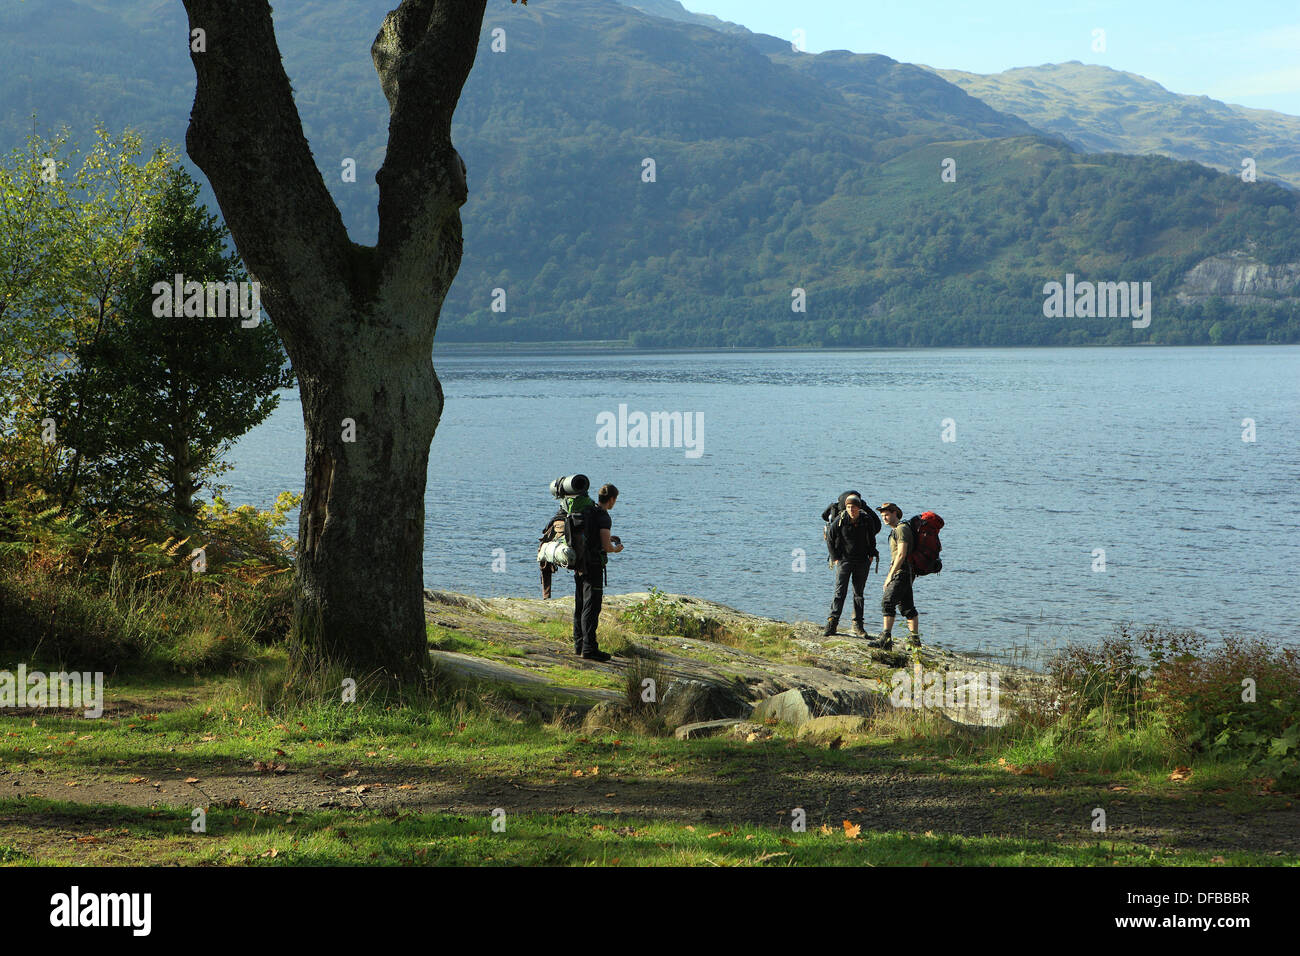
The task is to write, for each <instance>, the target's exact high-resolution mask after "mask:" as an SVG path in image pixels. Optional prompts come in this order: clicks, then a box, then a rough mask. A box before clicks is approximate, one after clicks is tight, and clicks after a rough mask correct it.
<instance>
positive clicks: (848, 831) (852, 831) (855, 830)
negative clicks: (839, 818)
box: [844, 820, 862, 840]
mask: <svg viewBox="0 0 1300 956" xmlns="http://www.w3.org/2000/svg"><path fill="white" fill-rule="evenodd" d="M861 832H862V827H860V826H859V825H858V824H856V823H850V822H849V821H848V820H845V821H844V838H845V839H846V840H856V839H857V838H858V834H859V833H861Z"/></svg>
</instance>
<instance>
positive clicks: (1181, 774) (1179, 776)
mask: <svg viewBox="0 0 1300 956" xmlns="http://www.w3.org/2000/svg"><path fill="white" fill-rule="evenodd" d="M1191 775H1192V768H1191V767H1184V766H1181V765H1180V766H1177V767H1175V768H1174V772H1173V773H1171V774H1170V775H1169V779H1170V780H1175V781H1181V780H1186V779H1188V778H1189V777H1190V776H1191Z"/></svg>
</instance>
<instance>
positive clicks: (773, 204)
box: [0, 0, 1300, 346]
mask: <svg viewBox="0 0 1300 956" xmlns="http://www.w3.org/2000/svg"><path fill="white" fill-rule="evenodd" d="M640 5H642V6H646V7H650V6H651V3H650V0H645V2H644V3H641V4H640ZM28 6H30V5H28ZM390 7H391V0H355V2H351V3H348V4H342V3H338V2H336V0H296V2H295V3H294V4H285V5H283V8H282V11H283V12H281V9H277V11H276V21H277V30H278V33H279V36H280V42H281V49H282V52H283V54H284V59H285V64H286V68H287V69H288V72H289V75H290V78H291V79H292V81H293V83H294V87H295V89H296V91H297V96H298V103H299V108H300V112H301V113H302V116H303V121H304V125H305V127H306V131H307V134H308V136H309V138H310V140H311V142H312V144H313V149H314V151H315V155H316V158H317V161H318V164H319V165H320V167H321V169H322V171H323V174H324V176H325V181H326V183H327V184H328V186H329V188H330V190H331V192H332V193H333V194H334V196H335V199H336V201H337V202H338V204H339V207H340V209H341V211H342V213H343V216H344V220H345V222H346V223H347V224H348V226H349V229H350V230H351V232H352V235H353V237H354V239H356V240H357V241H359V242H372V241H373V240H374V236H375V231H376V215H375V204H376V201H377V190H376V187H375V185H374V181H373V176H374V172H375V170H376V169H377V168H378V166H379V164H380V162H381V161H382V157H383V149H384V142H385V137H386V132H387V110H386V104H385V103H384V100H383V97H382V94H381V93H380V90H379V86H378V82H377V80H376V78H375V76H374V72H373V68H372V66H371V64H370V59H369V46H370V42H371V40H372V39H373V37H374V34H375V32H376V30H377V28H378V25H379V24H380V22H381V21H382V18H383V15H384V13H385V12H386V11H387V10H388V9H389V8H390ZM40 9H41V10H42V13H41V15H39V16H37V15H34V14H33V11H32V10H29V9H27V8H26V7H23V6H20V7H18V8H17V9H15V8H12V7H6V8H5V9H4V10H3V11H0V58H3V59H4V60H5V62H6V63H13V64H15V68H14V70H13V71H12V72H11V73H10V74H8V75H7V76H6V77H5V79H4V81H3V83H4V86H3V87H0V92H2V93H3V94H4V99H3V100H2V102H3V103H4V104H5V106H4V110H5V112H4V114H3V115H2V116H0V120H2V124H0V144H3V145H5V146H12V145H14V144H16V143H17V142H19V141H20V140H21V137H22V135H23V134H24V131H25V129H26V128H27V127H29V126H30V113H31V111H32V110H36V111H38V112H39V116H40V120H41V123H42V125H47V126H48V125H54V124H67V125H69V126H71V127H73V128H74V130H76V132H77V133H78V135H84V133H85V132H86V130H87V129H88V126H89V123H90V122H91V121H92V120H93V119H102V120H103V121H105V122H107V123H108V124H109V125H110V126H121V125H123V124H127V123H129V124H132V125H135V126H137V127H138V128H140V129H141V130H142V131H144V132H145V133H146V135H147V136H150V137H153V138H158V137H166V138H169V139H171V140H173V141H177V142H183V135H184V128H185V123H186V121H187V117H188V112H189V109H190V106H191V103H192V95H193V93H192V89H193V75H192V69H191V67H190V64H189V60H188V55H187V50H186V48H185V44H184V38H185V22H184V18H183V12H182V10H181V6H180V4H179V3H177V2H174V0H113V2H110V0H46V2H45V3H43V4H42V5H41V8H40ZM668 12H673V11H671V10H669V11H668ZM496 28H503V29H504V30H505V31H506V41H507V49H506V52H504V53H494V52H492V51H491V49H490V48H489V43H490V39H491V34H492V31H493V30H494V29H496ZM454 134H455V138H456V142H457V146H458V149H460V151H461V153H462V155H463V156H464V158H465V160H466V164H467V166H468V169H469V184H470V199H469V201H468V203H467V204H466V206H465V207H464V209H463V217H464V221H465V256H464V260H463V263H462V266H461V271H460V275H459V277H458V278H457V280H456V282H455V284H454V285H453V287H452V290H451V293H450V295H449V297H448V299H447V302H446V304H445V306H444V309H443V318H442V322H441V325H440V328H439V333H438V334H439V339H438V341H439V342H444V343H445V342H472V341H477V342H494V341H555V340H579V339H581V340H590V339H601V340H610V339H622V340H626V341H629V342H632V343H635V344H639V345H662V346H696V345H707V346H750V345H753V346H758V345H977V344H978V345H1011V344H1056V343H1081V342H1115V343H1124V342H1171V343H1172V342H1209V341H1226V342H1233V341H1242V342H1247V341H1300V292H1297V290H1295V288H1294V283H1292V285H1291V286H1287V285H1286V281H1285V277H1286V276H1288V275H1290V273H1289V272H1288V271H1287V269H1286V268H1285V264H1286V263H1292V262H1297V261H1300V212H1298V211H1297V206H1296V203H1297V198H1298V196H1297V194H1296V193H1294V192H1292V191H1290V190H1285V189H1282V188H1279V187H1277V186H1274V185H1270V184H1267V183H1263V182H1260V183H1254V184H1247V183H1242V182H1241V181H1240V180H1239V179H1237V178H1235V177H1231V176H1228V175H1223V174H1220V173H1216V172H1213V171H1211V170H1209V169H1206V168H1205V167H1204V166H1200V165H1197V164H1194V163H1187V162H1181V163H1180V162H1175V161H1172V160H1169V159H1165V158H1162V157H1159V156H1148V157H1128V156H1118V155H1108V156H1095V155H1093V156H1089V155H1084V154H1081V153H1078V152H1075V151H1073V150H1071V149H1070V148H1068V147H1067V146H1066V145H1065V144H1063V143H1060V142H1058V141H1056V140H1051V139H1048V138H1046V137H1044V136H1040V135H1038V134H1037V133H1036V132H1035V130H1034V129H1032V128H1031V127H1030V126H1029V125H1027V124H1026V123H1025V121H1024V120H1023V119H1019V118H1016V117H1013V116H1010V115H1008V114H1006V113H1003V112H999V111H997V110H995V109H994V108H992V107H991V106H989V105H988V104H986V103H984V102H982V101H981V100H979V99H977V98H975V97H972V96H970V95H968V94H967V93H966V92H964V91H963V90H961V89H960V88H959V87H958V86H955V85H953V84H951V83H949V82H947V81H946V80H944V79H943V78H942V77H940V76H938V75H936V74H934V73H933V72H931V71H927V70H924V69H922V68H919V67H915V66H912V65H909V64H902V63H898V62H896V61H894V60H891V59H889V58H888V57H884V56H879V55H866V54H848V53H843V52H838V53H826V54H821V55H818V56H810V55H806V54H794V53H792V52H791V51H790V47H789V44H788V43H782V42H780V41H777V40H775V39H774V38H763V37H761V36H759V35H756V34H750V33H748V32H747V31H743V29H741V28H734V29H732V28H730V27H728V28H726V29H721V28H715V26H711V25H706V24H700V23H697V22H692V20H691V15H684V17H683V16H678V17H677V18H676V19H672V20H670V19H664V18H662V17H657V16H650V15H648V14H646V13H644V12H642V11H640V10H637V9H633V8H632V7H630V6H628V5H624V4H620V3H616V2H613V0H582V2H580V3H578V2H571V0H532V2H530V3H529V5H528V6H527V7H526V8H524V7H520V6H517V5H511V4H510V3H509V2H508V0H490V2H489V6H488V15H487V17H486V20H485V23H484V36H483V40H482V44H481V46H480V50H479V56H478V61H477V64H476V66H475V68H474V71H473V73H472V74H471V77H470V81H469V83H468V85H467V86H466V89H465V93H464V96H463V98H462V101H461V106H460V109H459V111H458V113H457V120H456V126H455V130H454ZM348 158H351V159H354V160H355V161H356V164H357V181H356V182H354V183H350V182H344V181H343V180H342V178H341V176H340V171H341V163H342V162H343V160H344V159H348ZM647 158H648V159H652V160H653V161H654V164H655V181H654V182H645V181H643V168H644V167H643V161H644V160H646V159H647ZM946 158H951V159H953V160H955V162H956V172H957V176H956V181H955V182H942V181H941V178H940V171H941V163H942V161H943V160H944V159H946ZM1234 253H1235V254H1237V256H1238V259H1233V260H1231V262H1237V261H1244V262H1245V263H1246V264H1247V266H1249V267H1250V268H1251V269H1253V270H1254V271H1253V272H1251V274H1252V275H1253V274H1255V273H1258V272H1259V271H1260V269H1264V270H1265V272H1266V273H1267V269H1266V267H1267V266H1269V265H1271V266H1276V267H1278V268H1277V270H1275V274H1270V275H1272V276H1273V280H1276V281H1271V284H1268V283H1266V284H1265V285H1266V286H1267V288H1265V287H1263V286H1261V288H1260V289H1259V290H1248V291H1250V294H1237V293H1239V292H1241V285H1242V284H1241V283H1240V282H1237V281H1235V279H1234V277H1233V275H1232V274H1231V268H1232V266H1231V264H1229V266H1223V265H1222V264H1221V263H1220V258H1222V257H1228V256H1230V255H1231V254H1234ZM1215 257H1220V258H1215ZM1241 257H1245V258H1244V259H1242V258H1241ZM1224 261H1228V260H1226V259H1225V260H1224ZM1205 262H1211V263H1219V265H1216V268H1215V269H1214V270H1209V271H1208V272H1207V270H1206V269H1201V271H1200V272H1196V273H1191V270H1192V269H1193V267H1194V266H1197V264H1198V263H1205ZM1225 269H1226V270H1227V272H1226V273H1225ZM1247 271H1250V270H1249V269H1248V270H1247ZM1067 273H1072V274H1075V275H1077V276H1078V277H1079V278H1080V279H1086V280H1091V281H1121V280H1122V281H1149V282H1151V283H1152V291H1153V296H1154V302H1155V306H1154V313H1153V321H1152V323H1151V325H1150V327H1149V328H1146V329H1134V328H1132V327H1131V326H1130V324H1129V323H1128V322H1127V321H1124V320H1120V319H1073V318H1072V319H1047V318H1044V316H1043V312H1042V306H1043V291H1042V290H1043V285H1044V283H1046V282H1050V281H1061V280H1062V279H1063V278H1064V276H1065V275H1066V274H1067ZM1189 273H1191V274H1190V276H1189ZM1210 273H1213V274H1212V275H1211V274H1210ZM1279 276H1280V277H1282V278H1280V279H1279V278H1278V277H1279ZM795 288H802V289H804V290H805V291H806V295H807V311H806V312H802V313H801V312H794V311H792V309H791V303H792V298H791V295H792V290H794V289H795ZM1279 288H1280V289H1281V290H1282V291H1280V292H1279V291H1278V289H1279ZM495 289H503V290H505V293H506V311H505V312H493V311H491V303H492V301H493V290H495ZM1234 290H1235V291H1234ZM1256 292H1258V293H1259V294H1255V293H1256Z"/></svg>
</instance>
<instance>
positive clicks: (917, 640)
mask: <svg viewBox="0 0 1300 956" xmlns="http://www.w3.org/2000/svg"><path fill="white" fill-rule="evenodd" d="M907 646H908V647H920V646H921V635H920V634H917V633H912V632H910V631H909V632H908V635H907Z"/></svg>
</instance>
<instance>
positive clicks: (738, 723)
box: [673, 717, 761, 740]
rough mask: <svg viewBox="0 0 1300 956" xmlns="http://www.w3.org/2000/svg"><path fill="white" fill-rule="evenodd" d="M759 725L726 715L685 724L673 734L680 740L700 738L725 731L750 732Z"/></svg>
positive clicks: (713, 735) (714, 735)
mask: <svg viewBox="0 0 1300 956" xmlns="http://www.w3.org/2000/svg"><path fill="white" fill-rule="evenodd" d="M759 726H761V725H759V724H753V723H750V722H749V721H747V720H736V719H735V718H733V717H724V718H722V719H721V720H701V721H697V722H696V723H693V724H683V725H682V726H680V727H678V728H677V729H676V730H674V731H673V736H674V737H676V738H677V739H678V740H698V739H700V738H702V737H716V736H718V735H719V734H724V733H741V732H742V731H743V732H744V733H749V732H751V731H752V730H753V729H754V728H757V727H759Z"/></svg>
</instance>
